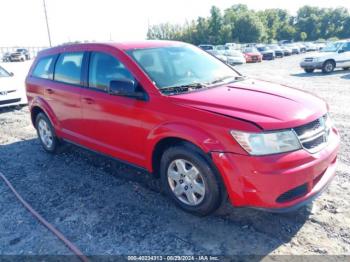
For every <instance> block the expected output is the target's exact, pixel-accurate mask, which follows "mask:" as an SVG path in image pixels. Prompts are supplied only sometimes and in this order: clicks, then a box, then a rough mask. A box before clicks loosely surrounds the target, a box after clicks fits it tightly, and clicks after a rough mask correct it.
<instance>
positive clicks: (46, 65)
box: [32, 56, 54, 79]
mask: <svg viewBox="0 0 350 262" xmlns="http://www.w3.org/2000/svg"><path fill="white" fill-rule="evenodd" d="M53 59H54V57H53V56H50V57H43V58H40V60H39V61H38V63H37V64H36V66H35V68H34V70H33V73H32V76H35V77H39V78H44V79H52V73H51V70H50V69H51V65H52V63H53Z"/></svg>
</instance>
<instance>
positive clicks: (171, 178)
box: [26, 41, 339, 215]
mask: <svg viewBox="0 0 350 262" xmlns="http://www.w3.org/2000/svg"><path fill="white" fill-rule="evenodd" d="M26 86H27V95H28V99H29V104H30V111H31V118H32V122H33V124H34V126H35V128H36V129H37V132H38V136H39V138H40V141H41V143H42V145H43V147H44V149H45V150H46V151H48V152H50V153H53V152H55V151H56V150H57V148H58V147H59V146H60V144H61V143H62V142H63V141H68V142H71V143H73V144H77V145H80V146H82V147H84V148H88V149H91V150H93V151H96V152H99V153H102V154H105V155H109V156H112V157H114V158H117V159H119V160H122V161H125V162H127V163H130V164H133V165H135V166H138V167H141V168H143V169H145V170H147V171H148V172H150V173H152V174H154V175H155V176H157V177H160V179H161V181H162V185H163V187H164V190H165V191H166V192H167V193H168V194H169V196H170V197H171V198H172V199H173V200H174V201H175V203H177V204H178V205H179V206H180V207H181V208H183V209H185V210H187V211H189V212H193V213H196V214H200V215H205V214H208V213H210V212H212V211H214V210H215V209H216V208H217V207H218V206H219V205H220V203H221V201H222V200H223V199H224V198H225V197H227V196H228V197H229V199H230V202H231V203H232V205H233V206H235V207H240V206H250V207H255V208H261V209H265V210H271V211H276V212H280V211H289V210H292V209H295V208H298V207H300V206H301V205H303V204H305V203H306V202H308V201H310V200H311V199H313V198H315V197H316V196H317V195H318V194H319V193H320V192H321V191H322V190H323V189H325V188H326V186H327V185H328V184H329V182H330V181H331V179H332V178H333V176H334V174H335V166H336V159H337V151H338V146H339V136H338V132H337V130H336V129H335V127H334V126H333V125H332V123H331V120H330V117H329V115H328V112H327V111H328V110H327V105H326V103H325V102H324V101H322V100H321V99H319V98H317V97H315V96H312V95H310V94H308V93H305V92H302V91H299V90H295V89H292V88H288V87H285V86H281V85H278V84H273V83H269V82H265V81H260V80H253V79H248V78H246V77H244V76H242V75H241V74H239V73H238V72H237V71H236V70H235V69H233V68H231V67H230V66H228V65H226V64H224V63H223V62H221V61H220V60H218V59H216V58H215V57H213V56H212V55H210V54H208V53H206V52H205V51H202V50H201V49H199V48H197V47H194V46H192V45H189V44H185V43H181V42H169V41H142V42H134V43H115V44H110V43H109V44H102V43H101V44H97V43H91V44H76V45H64V46H59V47H55V48H51V49H48V50H45V51H43V52H41V53H40V54H39V55H38V57H37V58H36V60H35V62H34V63H33V65H32V67H31V69H30V71H29V75H28V77H27V79H26Z"/></svg>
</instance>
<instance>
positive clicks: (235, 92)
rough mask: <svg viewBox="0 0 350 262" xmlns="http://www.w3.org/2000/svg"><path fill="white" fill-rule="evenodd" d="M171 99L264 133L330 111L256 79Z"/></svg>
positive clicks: (317, 100) (305, 96)
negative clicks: (243, 121) (250, 124)
mask: <svg viewBox="0 0 350 262" xmlns="http://www.w3.org/2000/svg"><path fill="white" fill-rule="evenodd" d="M169 98H170V99H171V100H172V101H173V102H175V103H177V104H182V105H184V106H188V107H193V108H196V109H200V110H204V111H209V112H212V113H216V114H220V115H225V116H228V117H232V118H238V119H243V120H246V121H248V122H253V123H254V124H256V125H258V126H260V127H261V128H262V129H264V130H276V129H284V128H292V127H296V126H300V125H303V124H305V123H308V122H311V121H313V120H315V119H317V118H319V117H321V116H322V115H324V114H325V113H326V112H327V105H326V103H325V102H324V101H323V100H321V99H320V98H318V97H315V96H313V95H311V94H309V93H306V92H303V91H301V90H297V89H295V88H290V87H287V86H282V85H279V84H275V83H271V82H266V81H261V80H254V79H246V80H243V81H238V82H234V83H230V84H225V85H222V86H218V87H213V88H210V89H206V90H200V91H195V92H191V93H185V94H180V95H174V96H169Z"/></svg>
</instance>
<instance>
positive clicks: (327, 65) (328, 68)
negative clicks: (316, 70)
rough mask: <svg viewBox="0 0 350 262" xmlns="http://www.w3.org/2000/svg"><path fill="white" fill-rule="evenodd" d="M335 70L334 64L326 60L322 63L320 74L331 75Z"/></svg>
mask: <svg viewBox="0 0 350 262" xmlns="http://www.w3.org/2000/svg"><path fill="white" fill-rule="evenodd" d="M334 68H335V63H334V62H333V61H331V60H327V61H326V62H324V63H323V66H322V72H323V73H325V74H329V73H332V72H333V71H334Z"/></svg>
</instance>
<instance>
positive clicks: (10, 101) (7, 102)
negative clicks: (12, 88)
mask: <svg viewBox="0 0 350 262" xmlns="http://www.w3.org/2000/svg"><path fill="white" fill-rule="evenodd" d="M19 101H21V99H20V98H16V99H9V100H3V101H0V105H6V104H12V103H17V102H19Z"/></svg>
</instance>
